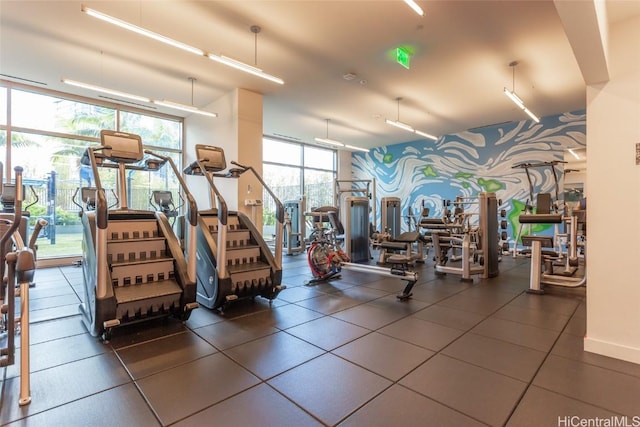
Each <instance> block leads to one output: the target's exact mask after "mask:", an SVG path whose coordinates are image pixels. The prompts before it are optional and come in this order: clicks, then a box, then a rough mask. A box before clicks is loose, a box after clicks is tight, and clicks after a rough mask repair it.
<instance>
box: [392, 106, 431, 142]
mask: <svg viewBox="0 0 640 427" xmlns="http://www.w3.org/2000/svg"><path fill="white" fill-rule="evenodd" d="M396 101H397V102H398V120H390V119H385V122H386V123H387V124H388V125H391V126H395V127H397V128H400V129H402V130H406V131H407V132H412V133H415V134H418V135H420V136H423V137H425V138H429V139H433V140H434V141H437V140H438V137H437V136H433V135H431V134H429V133H426V132H422V131H419V130H417V129H414V128H413V126H410V125H408V124H406V123H402V122H401V121H400V101H402V98H400V97H398V98H396Z"/></svg>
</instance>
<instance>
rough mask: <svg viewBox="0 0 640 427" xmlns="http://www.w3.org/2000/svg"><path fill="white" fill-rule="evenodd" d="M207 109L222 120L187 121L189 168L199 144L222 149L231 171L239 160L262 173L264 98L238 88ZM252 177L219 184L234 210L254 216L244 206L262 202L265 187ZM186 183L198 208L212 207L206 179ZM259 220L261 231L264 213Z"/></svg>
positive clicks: (193, 117) (193, 118)
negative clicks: (252, 200)
mask: <svg viewBox="0 0 640 427" xmlns="http://www.w3.org/2000/svg"><path fill="white" fill-rule="evenodd" d="M205 109H206V110H207V111H214V112H216V113H218V117H217V118H212V117H205V116H199V115H195V114H194V115H191V116H189V117H187V118H186V119H185V129H186V134H185V143H184V158H185V165H187V164H189V163H191V162H193V161H194V160H195V146H196V144H208V145H214V146H218V147H222V149H223V150H224V153H225V158H226V161H227V168H228V169H229V168H233V167H234V165H232V164H231V161H232V160H235V161H237V162H238V163H240V164H243V165H247V166H253V167H254V168H255V169H256V171H258V173H262V95H260V94H257V93H254V92H250V91H247V90H244V89H235V90H234V91H232V92H229V93H228V94H226V95H225V96H223V97H221V98H219V99H218V100H216V101H215V102H213V103H211V104H210V105H207V106H206V107H205ZM250 175H251V173H250V172H248V173H245V174H244V175H242V177H241V178H240V179H227V178H217V179H216V180H215V182H216V186H217V187H218V190H219V191H220V193H221V194H222V197H224V199H225V200H226V202H227V205H228V208H229V209H230V210H240V211H241V212H245V213H247V215H249V216H250V217H251V214H252V211H251V208H249V207H245V206H244V203H245V199H248V198H251V199H262V187H261V186H260V185H259V184H258V183H257V181H256V180H255V179H254V178H250ZM186 182H187V185H188V187H189V190H190V191H191V192H192V193H193V195H194V197H195V199H196V203H197V204H198V209H200V210H203V209H208V208H209V207H211V202H210V198H209V193H210V191H209V186H208V184H207V182H206V180H205V179H204V178H203V177H199V176H187V177H186ZM249 188H251V192H249V191H248V189H249ZM256 219H257V221H255V222H256V226H257V227H258V229H259V230H261V229H262V211H261V210H258V212H257V213H256Z"/></svg>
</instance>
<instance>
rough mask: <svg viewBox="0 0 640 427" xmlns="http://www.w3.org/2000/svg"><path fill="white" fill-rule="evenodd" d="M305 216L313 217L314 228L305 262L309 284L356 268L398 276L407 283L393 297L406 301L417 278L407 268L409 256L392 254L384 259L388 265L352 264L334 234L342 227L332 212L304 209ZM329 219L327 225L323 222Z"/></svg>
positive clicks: (335, 277)
mask: <svg viewBox="0 0 640 427" xmlns="http://www.w3.org/2000/svg"><path fill="white" fill-rule="evenodd" d="M305 215H307V216H311V217H313V218H314V219H315V221H314V224H315V226H316V228H315V230H314V231H313V233H312V234H311V239H312V241H311V245H310V246H309V249H308V250H307V261H308V263H309V268H310V269H311V273H312V274H313V279H311V280H310V281H308V282H307V285H312V284H315V283H319V282H326V281H328V280H332V279H337V278H339V277H340V273H341V271H342V269H346V270H352V271H360V272H363V273H375V274H380V275H382V276H386V277H395V278H400V279H401V280H404V281H406V282H407V285H406V286H405V288H404V290H403V291H402V293H401V294H399V295H397V298H398V299H399V300H401V301H406V300H408V299H409V298H411V295H412V294H411V290H412V289H413V286H414V285H415V284H416V282H417V281H418V273H416V272H415V271H411V270H409V264H410V263H411V261H412V260H411V258H410V257H407V256H405V255H401V254H394V255H391V256H389V257H388V258H387V263H388V264H389V265H390V268H386V267H379V266H375V265H368V264H356V263H353V262H350V261H351V260H350V258H349V255H348V254H347V253H346V252H345V251H343V250H342V247H341V245H340V242H339V239H338V238H337V236H338V235H340V234H342V233H340V231H342V227H341V225H340V221H339V219H338V214H337V212H335V211H327V212H323V211H316V212H307V213H305ZM327 220H328V222H329V224H331V225H330V227H327V228H325V227H324V224H325V223H326V222H327Z"/></svg>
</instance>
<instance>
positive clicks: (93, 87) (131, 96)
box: [62, 79, 218, 117]
mask: <svg viewBox="0 0 640 427" xmlns="http://www.w3.org/2000/svg"><path fill="white" fill-rule="evenodd" d="M62 83H66V84H68V85H71V86H76V87H80V88H83V89H89V90H94V91H96V92H101V93H107V94H109V95H115V96H119V97H121V98H127V99H132V100H134V101H139V102H149V103H152V104H156V105H162V106H164V107H169V108H174V109H176V110H182V111H188V112H190V113H194V114H201V115H203V116H210V117H218V115H217V114H216V113H210V112H208V111H202V110H199V109H198V108H196V107H193V106H191V105H184V104H179V103H177V102H172V101H166V100H155V99H151V98H147V97H144V96H139V95H134V94H132V93H127V92H121V91H119V90H114V89H109V88H106V87H102V86H97V85H93V84H90V83H84V82H79V81H77V80H71V79H62Z"/></svg>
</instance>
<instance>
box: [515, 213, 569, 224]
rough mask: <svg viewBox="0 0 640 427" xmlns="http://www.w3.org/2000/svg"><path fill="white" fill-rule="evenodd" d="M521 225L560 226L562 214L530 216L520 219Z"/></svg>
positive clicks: (521, 216) (520, 217)
mask: <svg viewBox="0 0 640 427" xmlns="http://www.w3.org/2000/svg"><path fill="white" fill-rule="evenodd" d="M518 221H520V224H560V223H561V222H562V215H561V214H528V215H520V216H519V217H518Z"/></svg>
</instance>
